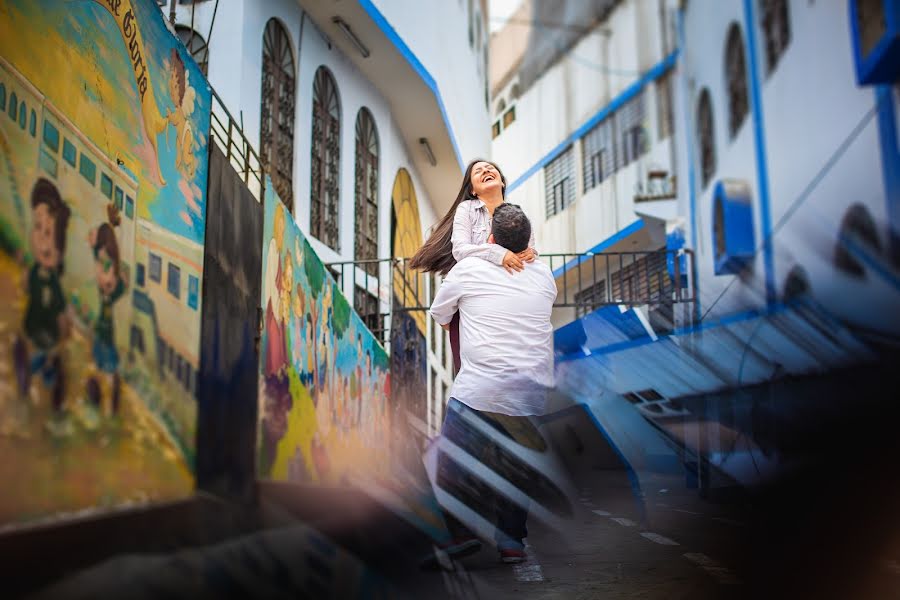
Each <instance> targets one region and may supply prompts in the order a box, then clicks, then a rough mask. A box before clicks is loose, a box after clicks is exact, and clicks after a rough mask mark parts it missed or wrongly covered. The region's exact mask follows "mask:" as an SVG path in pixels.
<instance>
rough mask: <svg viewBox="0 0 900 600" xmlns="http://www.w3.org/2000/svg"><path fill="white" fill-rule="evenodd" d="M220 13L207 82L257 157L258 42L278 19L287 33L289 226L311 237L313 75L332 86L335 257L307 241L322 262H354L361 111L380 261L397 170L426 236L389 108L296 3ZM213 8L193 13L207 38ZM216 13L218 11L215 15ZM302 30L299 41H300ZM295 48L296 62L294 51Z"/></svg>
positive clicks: (428, 211)
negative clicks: (290, 55)
mask: <svg viewBox="0 0 900 600" xmlns="http://www.w3.org/2000/svg"><path fill="white" fill-rule="evenodd" d="M233 4H234V5H233V6H232V5H229V7H228V8H229V10H227V11H223V10H220V11H219V14H218V15H217V16H216V22H215V30H214V31H213V35H212V36H211V39H210V61H209V80H210V84H211V85H212V86H213V88H214V89H215V90H216V91H217V92H218V93H219V95H220V97H221V98H222V99H223V102H224V103H225V104H226V108H228V110H229V112H231V113H232V115H233V116H234V117H235V118H236V119H238V120H242V122H243V130H244V133H245V135H246V136H247V138H248V139H249V140H250V141H251V143H252V144H254V146H255V147H256V148H257V149H258V148H259V130H260V94H261V78H262V40H263V32H264V31H265V26H266V23H268V21H269V19H271V18H276V19H278V20H279V21H280V22H281V23H282V25H284V26H285V28H286V30H287V31H288V34H289V36H290V39H291V44H292V46H293V48H294V59H295V65H296V67H297V75H296V77H297V90H296V96H295V97H296V102H297V104H296V108H295V116H294V135H295V142H294V218H295V220H296V221H297V223H298V224H299V225H300V227H301V229H303V230H304V231H306V232H308V231H309V225H310V222H309V218H310V208H309V207H310V176H311V174H310V151H311V143H310V136H311V133H312V87H313V78H314V77H315V73H316V70H317V69H318V68H319V67H320V66H322V65H324V66H326V67H327V68H328V69H329V70H330V71H331V73H332V75H333V76H334V78H335V82H336V83H337V88H338V93H339V97H340V103H341V161H340V193H341V197H340V209H339V210H340V253H337V252H334V251H333V250H331V249H330V248H328V247H326V246H325V245H324V244H321V243H319V242H318V241H317V240H315V239H311V243H312V244H313V246H314V248H315V249H316V251H317V252H318V253H319V255H320V256H321V257H322V259H323V260H325V261H326V262H332V261H341V260H352V259H353V241H354V185H355V182H354V152H355V135H356V117H357V114H358V112H359V109H360V108H362V107H363V106H365V107H366V108H368V109H369V110H370V111H371V112H372V116H373V117H374V120H375V123H376V126H377V128H378V138H379V176H380V181H379V206H380V213H379V255H380V256H388V255H389V253H390V225H391V223H390V218H391V191H392V189H393V185H394V177H395V176H396V173H397V171H398V170H399V169H400V168H405V169H406V170H407V171H409V173H410V176H411V177H412V180H413V185H414V187H415V189H416V194H417V196H418V200H419V210H420V216H421V220H422V223H423V234H424V230H425V228H426V227H427V226H429V225H430V224H431V223H432V222H433V221H434V220H435V214H434V211H433V209H432V208H431V202H430V199H429V197H428V195H427V192H426V190H425V188H424V187H423V185H422V183H421V181H420V180H419V177H418V175H417V173H416V170H415V168H414V167H413V165H412V161H411V160H410V159H409V155H408V150H407V148H406V147H405V145H404V143H403V141H402V138H401V136H400V134H399V131H398V130H397V127H396V123H395V120H394V119H395V116H394V115H393V114H392V113H391V110H390V106H389V105H388V103H387V102H386V101H385V99H384V98H383V97H382V96H381V95H380V93H379V92H378V91H377V89H376V88H375V86H374V85H373V84H372V82H370V81H369V80H368V79H367V77H366V75H365V73H362V72H360V71H359V70H358V69H357V68H356V67H355V66H354V65H353V64H352V63H351V62H350V61H349V60H348V59H347V58H346V57H345V56H344V55H343V54H342V53H341V52H340V51H339V50H338V49H337V48H336V47H333V46H332V47H331V48H329V44H328V39H327V38H326V37H325V36H323V35H322V33H321V32H320V31H319V29H318V27H316V25H315V24H314V23H313V22H312V21H311V20H310V19H309V18H308V17H307V18H305V19H304V18H303V11H302V9H301V7H300V5H299V4H298V3H297V2H296V1H294V0H267V1H266V2H254V1H251V0H244V1H241V2H234V3H233ZM212 5H213V3H211V2H206V3H200V4H197V5H196V9H195V14H194V28H195V30H197V31H198V32H200V33H201V35H203V36H204V37H206V34H207V33H208V31H209V23H210V21H211V18H212ZM220 8H221V7H220ZM190 21H191V8H190V6H181V5H179V7H178V22H179V23H183V24H185V25H190ZM301 23H302V37H301ZM298 48H299V57H298V52H297V49H298Z"/></svg>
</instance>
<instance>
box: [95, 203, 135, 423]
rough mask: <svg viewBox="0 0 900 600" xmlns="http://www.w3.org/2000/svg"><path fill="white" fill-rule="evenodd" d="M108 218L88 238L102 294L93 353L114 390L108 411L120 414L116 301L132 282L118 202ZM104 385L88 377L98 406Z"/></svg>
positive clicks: (111, 392)
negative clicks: (126, 273)
mask: <svg viewBox="0 0 900 600" xmlns="http://www.w3.org/2000/svg"><path fill="white" fill-rule="evenodd" d="M107 217H108V220H109V221H108V222H107V223H103V224H102V225H100V226H99V227H97V228H96V229H92V230H91V232H90V234H89V236H88V238H89V239H88V241H89V242H90V245H91V249H92V250H93V253H94V277H95V278H96V281H97V290H98V292H99V295H100V308H99V311H98V312H97V320H96V321H95V322H94V328H93V329H94V344H93V347H92V350H91V354H92V356H93V358H94V365H95V366H96V368H97V370H98V371H100V373H102V374H103V375H104V376H105V378H106V380H107V381H106V385H107V388H108V389H109V390H110V399H111V401H112V402H111V403H112V406H111V407H108V406H107V407H104V413H105V414H107V415H109V414H110V412H111V413H112V415H117V414H118V413H119V399H120V396H121V380H120V377H119V353H118V351H117V350H116V344H115V330H114V324H113V305H114V304H115V303H116V302H117V301H118V300H119V299H120V298H121V297H122V296H123V295H124V294H125V290H126V289H127V287H128V283H127V282H126V281H125V278H124V277H123V276H122V271H121V263H120V254H119V243H118V241H117V240H116V232H115V229H114V228H115V227H118V225H119V222H120V220H121V217H120V215H119V210H118V209H117V208H116V206H115V205H114V204H110V205H108V206H107ZM102 388H103V385H102V384H101V382H100V381H98V379H97V378H94V377H91V378H89V379H88V381H87V393H88V399H89V400H90V401H91V402H92V403H93V404H94V406H98V405H100V403H101V397H102V396H103V394H102V393H101V389H102Z"/></svg>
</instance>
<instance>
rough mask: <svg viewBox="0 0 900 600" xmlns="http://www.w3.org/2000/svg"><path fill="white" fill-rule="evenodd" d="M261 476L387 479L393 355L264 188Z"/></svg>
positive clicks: (331, 481) (318, 480) (321, 479)
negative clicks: (354, 307) (352, 305)
mask: <svg viewBox="0 0 900 600" xmlns="http://www.w3.org/2000/svg"><path fill="white" fill-rule="evenodd" d="M261 307H262V311H263V331H262V339H261V342H260V378H261V380H260V384H259V390H260V404H259V417H260V433H259V474H260V477H262V478H268V479H276V480H282V481H294V482H302V483H328V484H338V483H347V482H349V481H352V480H353V478H354V477H362V476H366V477H370V476H371V477H375V478H384V477H387V476H388V474H389V468H390V456H389V449H388V447H389V442H390V435H391V424H390V415H389V403H388V397H389V395H390V378H389V374H388V357H387V354H386V352H385V350H384V348H383V347H382V346H381V345H380V344H378V343H377V342H376V340H375V338H374V336H373V335H372V333H371V332H370V331H369V330H368V329H367V328H366V327H365V325H364V324H363V322H362V320H361V319H360V318H359V315H357V314H356V312H354V311H353V310H352V309H351V307H350V304H349V303H348V302H347V299H346V298H345V297H344V295H343V293H342V292H341V290H340V288H339V286H338V284H337V283H336V282H335V280H334V279H333V277H332V276H331V274H330V273H328V272H327V270H326V268H325V265H324V264H323V263H322V261H321V260H320V259H319V257H318V256H317V255H316V254H315V252H314V251H313V250H312V248H311V247H310V245H309V242H308V241H307V240H306V238H305V237H304V235H303V234H302V233H301V231H300V229H299V228H298V227H297V225H296V224H295V223H294V221H293V219H292V218H291V215H290V213H288V211H287V210H286V209H285V207H284V204H283V203H282V202H281V201H280V200H279V199H278V198H277V197H276V196H275V193H274V191H273V188H272V186H270V185H267V186H266V195H265V224H264V226H263V281H262V298H261Z"/></svg>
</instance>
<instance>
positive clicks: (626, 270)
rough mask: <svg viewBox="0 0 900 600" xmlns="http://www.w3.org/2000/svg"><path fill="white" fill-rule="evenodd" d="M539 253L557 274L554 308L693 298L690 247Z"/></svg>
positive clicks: (654, 303)
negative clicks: (631, 250)
mask: <svg viewBox="0 0 900 600" xmlns="http://www.w3.org/2000/svg"><path fill="white" fill-rule="evenodd" d="M540 258H541V260H543V261H544V262H546V263H547V264H548V266H549V267H550V270H551V271H553V276H554V277H555V278H556V283H557V288H558V290H559V295H558V296H557V297H556V303H555V304H554V307H556V308H590V307H592V308H599V307H602V306H610V305H618V304H625V305H628V306H641V305H657V304H666V305H668V304H679V303H685V302H694V301H695V300H696V297H697V290H696V282H695V281H693V277H692V273H693V262H694V253H693V252H692V251H691V250H688V249H680V250H654V251H635V252H598V253H591V252H587V253H581V254H545V255H542V256H541V257H540ZM600 284H603V285H600ZM588 292H592V293H588Z"/></svg>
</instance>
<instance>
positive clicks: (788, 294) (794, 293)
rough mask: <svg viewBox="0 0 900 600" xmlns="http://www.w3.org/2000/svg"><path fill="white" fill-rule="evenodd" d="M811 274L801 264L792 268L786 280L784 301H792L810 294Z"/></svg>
mask: <svg viewBox="0 0 900 600" xmlns="http://www.w3.org/2000/svg"><path fill="white" fill-rule="evenodd" d="M809 291H810V288H809V275H807V273H806V269H804V268H803V267H801V266H800V265H797V266H795V267H794V268H792V269H791V270H790V272H789V273H788V276H787V277H786V278H785V280H784V301H785V302H790V301H792V300H796V299H799V298H802V297H803V296H806V295H807V294H809Z"/></svg>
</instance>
